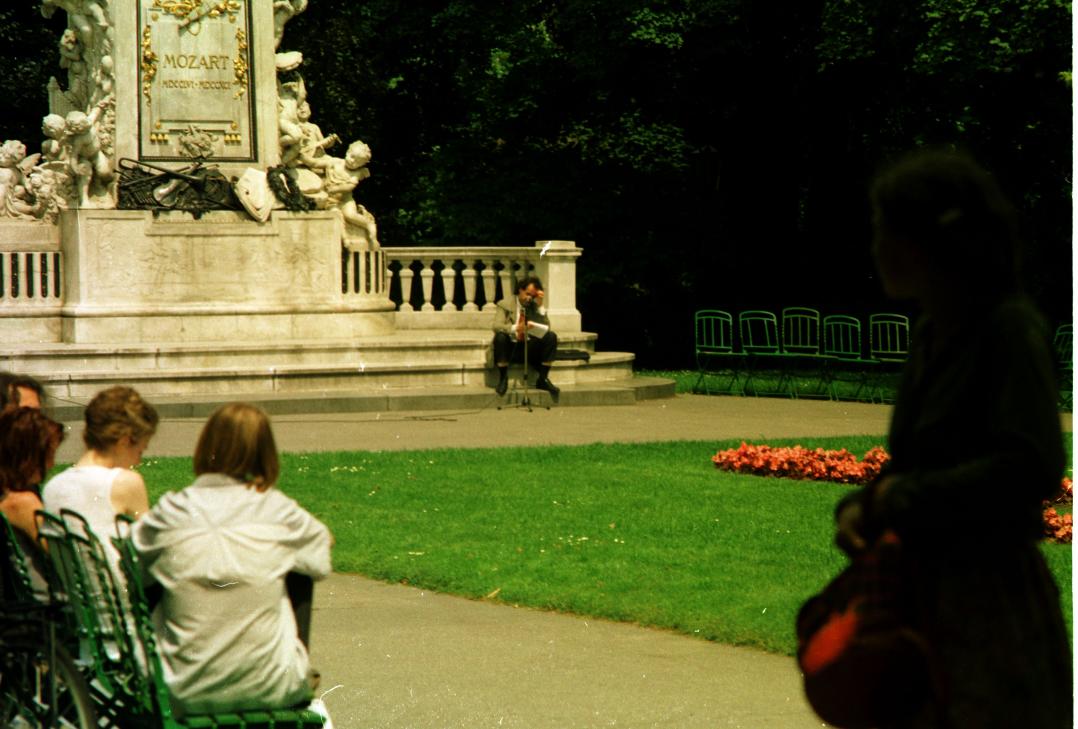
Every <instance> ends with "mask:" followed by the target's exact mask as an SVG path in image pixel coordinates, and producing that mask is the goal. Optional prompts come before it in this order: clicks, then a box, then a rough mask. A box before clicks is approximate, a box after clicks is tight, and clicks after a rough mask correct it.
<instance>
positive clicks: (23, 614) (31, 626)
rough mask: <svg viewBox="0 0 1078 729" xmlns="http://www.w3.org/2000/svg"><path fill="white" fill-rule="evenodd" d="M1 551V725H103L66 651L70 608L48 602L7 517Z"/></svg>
mask: <svg viewBox="0 0 1078 729" xmlns="http://www.w3.org/2000/svg"><path fill="white" fill-rule="evenodd" d="M27 548H28V549H30V548H34V547H33V545H32V544H28V545H27ZM0 550H2V551H3V555H2V558H0V572H2V584H3V595H2V597H3V600H2V601H0V726H4V727H37V726H41V727H79V729H91V728H93V727H97V726H98V721H97V716H96V713H95V711H94V703H93V700H92V697H91V696H90V690H89V687H88V686H87V684H86V680H85V679H84V678H83V673H82V667H81V666H80V665H79V664H78V663H77V662H76V661H75V659H74V658H73V657H72V655H71V652H69V651H68V650H66V649H65V643H68V642H70V640H69V636H68V635H67V634H66V633H65V632H64V628H65V621H64V620H63V613H64V612H65V609H66V604H65V603H63V602H61V601H59V600H53V599H48V600H47V601H46V600H44V599H43V593H42V592H41V591H40V590H38V589H37V588H36V587H35V584H34V581H33V580H32V579H31V576H30V570H29V567H28V562H27V558H28V557H30V555H29V554H28V552H27V551H25V550H24V549H23V547H22V545H21V544H20V539H19V538H18V536H17V534H16V531H15V529H14V528H13V527H12V525H11V523H10V522H9V521H8V520H7V518H6V517H4V516H3V515H2V514H0ZM42 569H43V570H45V571H46V572H47V565H46V564H44V563H42Z"/></svg>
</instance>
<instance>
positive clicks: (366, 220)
mask: <svg viewBox="0 0 1078 729" xmlns="http://www.w3.org/2000/svg"><path fill="white" fill-rule="evenodd" d="M327 159H329V160H332V163H331V164H329V165H328V166H327V167H326V170H325V171H326V187H325V192H326V195H327V202H328V204H329V206H330V208H331V209H333V208H335V209H337V210H338V211H340V214H341V217H342V219H343V220H344V246H345V248H347V249H348V250H352V251H354V250H371V249H377V248H378V247H379V245H378V226H377V225H376V224H375V221H374V216H373V215H371V214H370V212H369V211H368V210H367V208H365V207H363V206H362V205H359V204H358V203H356V201H355V200H354V199H353V198H352V191H353V190H355V189H356V185H358V184H359V183H360V182H362V181H363V180H365V179H367V178H368V177H370V176H371V171H370V170H369V169H367V164H368V163H369V162H370V161H371V148H370V147H368V146H367V145H366V144H364V143H363V142H361V141H358V140H357V141H355V142H352V144H351V145H349V147H348V152H347V153H346V154H345V156H344V159H340V158H339V157H328V156H327Z"/></svg>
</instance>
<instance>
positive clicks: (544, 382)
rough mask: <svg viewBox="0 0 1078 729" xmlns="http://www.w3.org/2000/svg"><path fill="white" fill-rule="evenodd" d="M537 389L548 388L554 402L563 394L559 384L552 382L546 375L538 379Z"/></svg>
mask: <svg viewBox="0 0 1078 729" xmlns="http://www.w3.org/2000/svg"><path fill="white" fill-rule="evenodd" d="M535 389H537V390H546V391H547V392H549V393H550V399H551V400H553V401H554V402H557V401H558V395H560V394H561V389H559V388H558V386H557V385H555V384H554V383H553V382H551V381H550V380H548V379H547V378H545V377H541V378H540V379H538V380H536V382H535Z"/></svg>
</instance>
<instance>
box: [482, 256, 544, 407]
mask: <svg viewBox="0 0 1078 729" xmlns="http://www.w3.org/2000/svg"><path fill="white" fill-rule="evenodd" d="M543 296H544V294H543V284H542V282H541V281H540V280H539V279H538V278H537V277H535V276H526V277H524V278H521V279H520V280H519V281H517V289H516V297H515V298H514V297H511V296H507V297H505V298H504V299H502V300H501V301H499V302H498V310H497V311H496V312H495V314H494V365H495V366H496V367H497V368H498V385H497V387H495V388H494V389H495V391H496V392H497V393H498V394H499V395H504V394H505V391H506V388H508V386H509V363H510V362H522V361H524V350H525V336H527V337H528V341H527V351H528V366H529V367H531V368H532V369H534V370H535V371H536V372H537V373H538V374H539V378H538V379H537V380H536V381H535V387H536V388H538V389H540V390H546V391H547V392H549V393H550V396H551V397H552V398H553V399H554V400H555V401H556V400H557V399H558V394H559V392H560V390H559V389H558V388H557V387H555V386H554V383H552V382H551V381H550V380H549V379H548V377H547V375H548V374H549V372H550V365H551V364H552V363H553V362H554V351H555V350H556V349H557V348H558V335H557V334H555V333H554V332H553V331H551V329H550V321H549V320H548V319H547V316H546V308H545V307H544V306H543Z"/></svg>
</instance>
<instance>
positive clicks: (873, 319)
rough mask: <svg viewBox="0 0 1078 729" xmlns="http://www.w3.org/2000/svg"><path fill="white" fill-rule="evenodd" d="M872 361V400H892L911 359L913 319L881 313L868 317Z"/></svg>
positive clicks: (869, 353)
mask: <svg viewBox="0 0 1078 729" xmlns="http://www.w3.org/2000/svg"><path fill="white" fill-rule="evenodd" d="M868 337H869V339H868V342H869V352H868V355H869V358H870V359H872V360H874V361H875V362H876V363H877V364H876V365H875V366H874V369H873V370H872V382H871V387H870V392H871V399H872V401H873V402H875V401H876V400H877V399H878V400H879V401H880V402H890V401H892V400H893V398H892V397H891V395H892V393H894V392H895V390H896V386H897V382H898V373H899V372H900V371H901V370H902V366H903V365H904V364H905V363H906V360H907V359H908V358H909V356H910V319H909V317H908V316H906V315H904V314H892V313H879V314H871V315H869V317H868Z"/></svg>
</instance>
